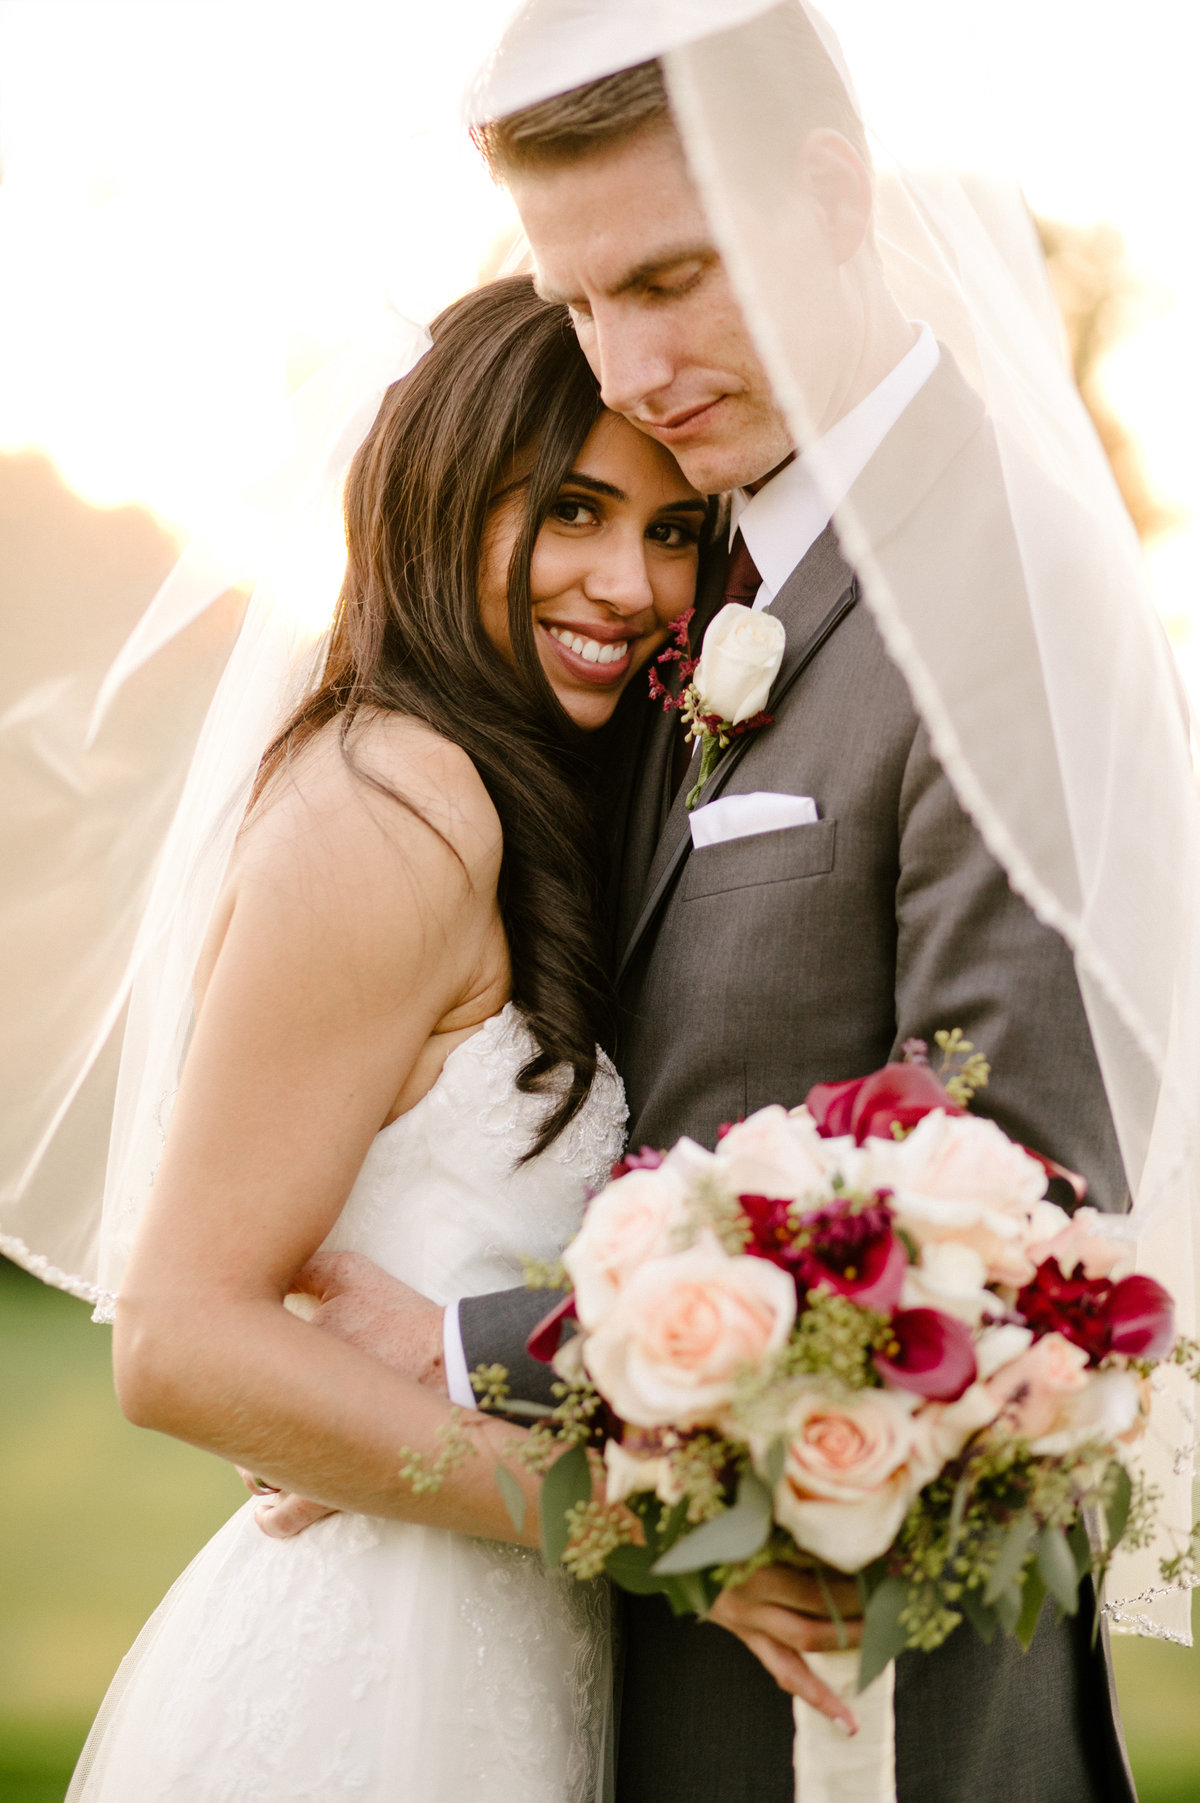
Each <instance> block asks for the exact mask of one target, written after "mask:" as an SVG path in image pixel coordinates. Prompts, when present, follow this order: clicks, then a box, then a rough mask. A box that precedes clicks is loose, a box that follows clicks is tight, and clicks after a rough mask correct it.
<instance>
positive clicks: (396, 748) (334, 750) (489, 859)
mask: <svg viewBox="0 0 1200 1803" xmlns="http://www.w3.org/2000/svg"><path fill="white" fill-rule="evenodd" d="M285 846H286V847H289V848H291V855H300V856H302V857H304V856H307V855H321V854H322V851H323V852H324V854H326V855H327V854H328V853H329V852H330V851H331V850H332V849H333V848H334V847H335V846H337V847H340V848H341V849H342V851H343V852H345V853H352V854H353V856H354V859H355V861H356V862H357V861H358V860H359V859H361V858H364V857H365V858H367V860H368V861H369V862H370V863H372V864H374V863H375V862H376V861H377V860H378V859H383V860H384V861H385V862H387V861H389V860H390V859H393V858H394V857H395V854H396V853H397V852H399V853H400V854H401V857H402V860H403V862H404V863H405V864H406V865H411V864H412V863H413V861H414V860H415V862H416V863H417V864H418V865H421V866H425V865H428V866H430V867H431V868H436V867H439V866H441V865H442V864H444V863H446V862H447V861H449V863H451V864H453V865H456V866H458V867H459V868H460V869H461V871H462V873H463V874H464V875H467V876H469V878H470V883H471V886H472V887H475V886H477V885H478V884H479V883H480V882H481V881H484V882H486V880H487V878H488V876H489V874H490V875H491V879H492V883H493V885H494V881H495V878H496V876H498V874H499V867H500V858H501V854H502V851H503V844H502V839H501V831H500V820H499V817H498V815H497V813H496V809H495V806H494V805H493V802H492V799H491V796H490V795H489V794H488V792H487V789H486V788H485V786H484V784H483V781H482V779H481V778H480V775H479V772H478V771H477V770H476V768H475V766H474V764H473V763H472V762H471V759H470V758H469V757H468V755H467V753H466V752H465V751H463V750H462V748H461V746H458V745H455V744H453V743H451V741H450V740H448V739H444V738H443V737H442V736H441V735H440V734H439V733H436V732H435V731H434V730H433V729H432V727H430V726H427V725H426V724H425V723H424V721H421V720H414V719H412V718H411V717H409V716H406V715H401V714H392V713H388V712H386V711H384V710H383V709H372V710H371V711H370V712H364V714H362V715H360V716H359V717H358V719H356V720H355V722H354V724H353V725H352V727H351V729H350V731H349V733H347V734H346V735H344V736H343V734H342V733H341V731H340V730H339V725H338V723H337V722H333V723H331V724H330V725H329V726H327V727H324V728H323V729H322V730H321V731H320V732H318V733H316V734H315V735H314V736H313V737H312V738H311V739H310V740H309V741H308V742H307V743H306V744H305V745H303V746H302V747H301V748H300V749H299V750H298V751H297V752H296V753H294V754H293V755H292V756H290V757H288V758H287V759H286V760H285V761H284V762H283V763H282V764H281V765H280V766H279V768H278V769H277V770H276V771H275V772H274V773H273V775H272V776H271V779H270V781H269V782H268V783H267V785H266V788H265V789H264V791H263V793H262V795H261V797H260V798H259V801H258V803H257V805H256V806H255V808H254V809H253V810H252V811H251V813H250V815H249V817H248V819H247V822H246V825H245V827H244V828H243V831H242V835H241V840H240V842H239V862H241V861H243V860H246V859H248V860H250V861H251V862H257V861H258V860H259V859H260V858H268V859H272V860H273V858H274V857H275V856H277V855H279V853H280V851H281V850H282V849H283V847H285ZM306 847H307V851H306V849H305V848H306Z"/></svg>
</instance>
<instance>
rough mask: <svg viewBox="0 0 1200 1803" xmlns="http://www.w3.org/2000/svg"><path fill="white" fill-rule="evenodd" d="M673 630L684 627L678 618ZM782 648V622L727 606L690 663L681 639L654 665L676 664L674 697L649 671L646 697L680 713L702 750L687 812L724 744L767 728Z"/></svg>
mask: <svg viewBox="0 0 1200 1803" xmlns="http://www.w3.org/2000/svg"><path fill="white" fill-rule="evenodd" d="M677 624H679V625H683V624H684V622H683V620H682V618H681V620H680V622H677ZM685 630H686V627H685ZM786 643H787V634H786V633H785V631H784V628H783V622H782V621H781V620H777V619H776V618H775V616H774V615H773V614H769V613H755V612H754V611H753V609H751V608H749V607H743V606H742V605H741V604H740V603H739V602H737V601H730V602H728V603H727V604H726V606H724V607H723V608H722V609H721V611H720V612H719V613H718V614H717V615H716V616H715V617H714V618H713V619H712V620H711V621H710V622H709V625H708V629H707V631H706V632H705V634H704V643H703V645H702V647H701V651H700V656H699V658H697V659H696V660H695V662H693V661H692V660H691V659H690V658H688V657H686V656H685V655H683V653H684V650H685V646H686V640H685V639H683V638H682V636H680V637H679V648H678V649H677V650H674V651H667V652H664V653H663V655H662V656H661V657H659V658H657V659H656V660H655V661H656V662H657V663H665V662H667V661H668V660H670V661H672V662H677V663H678V664H679V666H680V671H679V674H680V677H681V678H682V680H683V683H684V685H685V686H684V687H683V689H682V692H681V693H680V694H679V695H678V696H674V695H670V694H668V692H667V690H666V689H665V688H664V686H663V684H662V683H661V682H660V681H659V679H658V677H657V676H656V675H655V674H654V672H653V671H651V675H650V692H651V694H652V695H653V696H654V697H655V699H657V700H661V701H662V702H663V705H664V706H665V707H668V708H671V707H674V708H677V709H678V710H679V712H680V713H681V714H682V715H683V717H684V719H685V720H686V721H687V723H688V731H687V734H686V737H687V738H689V739H699V741H700V745H701V752H700V775H699V778H698V779H697V782H696V785H695V787H694V788H693V789H692V791H691V793H690V794H689V796H688V798H687V805H688V807H689V808H694V807H695V805H696V803H697V802H698V801H699V799H700V791H701V789H703V787H704V785H705V783H706V782H707V781H708V779H709V777H710V776H711V775H712V773H713V770H714V769H715V768H716V765H717V760H718V759H719V758H720V755H721V753H722V752H723V751H724V750H725V748H726V746H727V745H728V744H729V741H730V740H731V739H735V738H741V737H742V735H743V734H744V733H748V732H755V731H757V729H758V728H759V727H760V726H769V725H770V724H771V716H770V714H767V713H765V712H764V711H763V710H764V709H765V707H766V705H767V699H768V697H769V695H770V693H771V685H772V684H773V683H774V681H775V678H776V677H777V676H778V674H779V666H780V664H781V663H782V662H783V653H784V647H785V645H786ZM689 678H690V680H688V679H689Z"/></svg>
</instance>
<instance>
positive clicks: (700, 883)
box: [679, 820, 837, 901]
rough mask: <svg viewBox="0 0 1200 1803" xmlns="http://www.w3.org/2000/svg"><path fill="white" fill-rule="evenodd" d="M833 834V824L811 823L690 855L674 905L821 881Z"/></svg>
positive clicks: (830, 859)
mask: <svg viewBox="0 0 1200 1803" xmlns="http://www.w3.org/2000/svg"><path fill="white" fill-rule="evenodd" d="M836 833H837V822H836V820H817V821H815V822H814V823H813V824H812V825H810V826H789V827H785V828H784V829H783V830H782V831H781V832H777V833H751V834H750V835H749V836H748V837H746V838H744V839H730V840H727V841H726V842H725V843H723V844H721V845H707V846H705V847H704V849H703V850H702V851H693V852H692V853H691V855H690V856H689V858H688V861H687V866H686V868H685V870H684V873H683V877H682V879H681V881H680V884H679V897H680V900H681V901H696V900H697V899H698V898H699V897H700V896H702V895H721V894H723V893H724V892H725V891H726V890H728V889H757V888H759V887H761V886H762V885H763V884H764V883H790V882H794V881H796V880H797V879H798V878H800V877H806V876H826V875H827V874H828V873H829V871H831V870H832V869H833V846H834V839H835V837H836Z"/></svg>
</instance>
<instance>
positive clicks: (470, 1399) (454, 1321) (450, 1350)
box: [442, 1302, 475, 1409]
mask: <svg viewBox="0 0 1200 1803" xmlns="http://www.w3.org/2000/svg"><path fill="white" fill-rule="evenodd" d="M442 1362H443V1364H444V1365H445V1367H446V1389H447V1390H448V1391H449V1393H450V1400H451V1402H456V1403H457V1404H458V1406H459V1408H460V1409H473V1408H474V1407H475V1392H474V1390H473V1389H472V1388H471V1379H470V1377H469V1376H468V1375H467V1355H466V1353H465V1352H464V1351H463V1343H462V1329H461V1328H460V1327H459V1325H458V1304H457V1302H451V1303H448V1304H447V1306H446V1307H445V1308H444V1309H443V1310H442Z"/></svg>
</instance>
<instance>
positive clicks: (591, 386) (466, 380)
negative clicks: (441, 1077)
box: [255, 276, 611, 1156]
mask: <svg viewBox="0 0 1200 1803" xmlns="http://www.w3.org/2000/svg"><path fill="white" fill-rule="evenodd" d="M432 337H433V345H432V348H431V349H430V350H429V351H428V352H427V353H426V355H425V356H424V357H423V358H422V359H421V361H420V362H419V363H418V364H417V365H416V367H415V368H414V369H413V370H412V371H411V372H410V373H409V374H408V375H407V376H405V377H404V378H403V380H401V381H399V382H396V383H394V384H393V386H392V387H391V388H390V389H389V390H388V392H387V395H386V396H385V398H384V402H383V405H382V407H381V408H380V410H379V414H378V416H377V418H376V420H375V423H374V425H373V426H372V428H371V431H370V433H369V434H368V436H367V438H366V440H365V441H364V443H363V444H362V446H361V447H360V449H359V451H358V454H357V456H356V457H355V459H354V463H353V466H352V468H351V471H350V476H349V480H348V482H347V485H346V541H347V550H348V558H347V565H346V578H345V582H344V584H343V586H342V591H341V595H340V597H339V601H338V610H337V615H336V619H335V622H334V626H333V634H332V638H331V640H330V644H329V651H328V655H327V657H326V661H325V667H324V670H323V673H322V677H321V681H320V684H319V686H318V687H317V688H316V689H315V690H314V691H313V692H312V694H310V695H309V696H308V697H307V699H306V700H305V701H304V702H303V703H302V704H301V706H300V707H299V708H298V709H297V711H296V712H295V713H294V714H293V716H292V718H291V719H290V720H289V721H288V723H287V725H286V726H285V727H284V728H283V730H282V732H281V733H280V734H279V735H278V737H277V738H276V739H275V740H274V742H273V743H272V745H271V746H270V747H269V749H268V751H267V753H266V755H265V757H264V758H263V762H262V765H261V767H260V770H259V776H258V782H257V784H256V788H255V796H256V798H257V797H258V796H259V795H261V794H262V792H263V789H264V787H265V786H266V784H267V783H268V782H269V781H270V780H271V778H272V777H273V776H275V775H276V773H277V772H278V771H279V770H280V769H281V768H282V767H283V766H284V765H285V763H286V762H287V760H288V758H289V757H290V756H291V755H292V754H293V753H294V752H295V751H297V750H298V749H299V748H300V747H301V746H302V745H303V744H304V743H305V742H306V741H307V740H308V739H310V738H311V737H312V736H313V734H314V733H316V732H317V731H319V730H320V728H322V727H323V726H326V725H328V724H329V723H330V722H331V721H337V723H338V728H339V731H340V735H341V744H342V751H343V755H345V756H347V757H348V756H349V752H348V734H349V732H350V728H351V726H352V725H353V722H354V719H355V716H356V715H357V714H358V713H359V711H360V710H361V709H363V708H387V709H391V710H392V711H394V712H396V713H402V714H407V715H411V716H414V717H416V718H417V719H419V720H424V721H425V722H426V723H427V724H428V725H429V726H431V727H432V728H433V729H434V731H435V732H438V733H440V734H441V735H442V737H443V738H446V739H449V740H452V741H453V742H454V743H455V744H456V745H460V746H461V747H462V749H463V750H464V751H465V752H466V753H467V754H468V756H469V757H470V758H471V761H472V762H473V764H474V765H475V768H476V769H477V770H478V772H479V775H480V776H481V778H482V779H483V782H484V784H485V785H486V787H487V791H488V794H489V795H490V796H491V798H492V801H493V803H494V805H495V808H496V812H497V813H498V814H499V816H500V825H501V828H502V830H503V834H504V856H503V864H502V870H501V877H500V890H499V902H500V912H501V916H502V919H503V922H504V929H505V932H506V934H507V937H508V945H509V952H510V956H511V961H512V993H513V1000H514V1001H515V1002H516V1003H517V1004H518V1005H519V1006H520V1008H521V1010H522V1012H523V1013H524V1015H525V1018H526V1019H527V1021H528V1022H529V1025H530V1027H531V1029H532V1031H533V1034H534V1037H535V1038H536V1040H537V1044H538V1052H537V1055H536V1056H535V1057H533V1058H531V1059H530V1060H529V1061H528V1063H527V1064H526V1065H525V1066H524V1068H523V1069H522V1071H521V1073H520V1076H519V1078H518V1083H519V1086H520V1088H521V1089H522V1090H524V1091H526V1092H530V1091H533V1092H537V1091H540V1090H542V1089H544V1088H546V1086H547V1081H548V1078H549V1074H550V1073H551V1072H552V1071H553V1070H554V1069H555V1068H556V1067H558V1066H560V1065H562V1066H566V1067H567V1069H568V1070H569V1072H570V1083H569V1085H568V1086H567V1087H566V1088H565V1089H564V1091H563V1092H562V1093H561V1095H558V1096H556V1098H555V1100H554V1102H553V1104H552V1105H551V1106H549V1107H548V1111H547V1114H546V1118H545V1120H544V1121H543V1123H542V1126H541V1130H540V1132H539V1134H538V1137H537V1139H536V1141H535V1143H534V1145H533V1147H532V1148H531V1151H530V1154H529V1156H532V1155H533V1154H534V1153H535V1152H538V1151H541V1150H542V1149H544V1147H545V1146H547V1145H549V1144H550V1142H551V1141H552V1140H553V1139H554V1138H555V1137H556V1136H557V1135H558V1134H559V1133H561V1131H562V1129H563V1128H564V1127H565V1126H566V1125H567V1123H568V1121H570V1120H571V1119H572V1117H573V1116H574V1115H575V1114H576V1112H577V1111H578V1109H579V1108H580V1107H581V1105H582V1103H583V1101H584V1099H585V1098H586V1096H587V1093H588V1090H589V1089H590V1087H591V1084H592V1079H593V1077H594V1075H595V1070H596V1043H597V1041H598V1040H599V1041H601V1042H602V1043H603V1042H605V1041H607V1040H608V1039H609V1037H610V1034H611V1001H610V991H609V984H608V979H607V976H606V972H605V969H604V965H603V962H602V959H601V956H600V953H599V944H600V931H599V909H600V882H601V878H600V874H599V873H600V871H601V869H602V867H603V858H602V857H601V855H600V836H601V835H600V829H599V824H598V822H597V820H596V817H595V814H596V810H595V807H594V806H591V807H590V806H589V799H590V796H591V790H592V785H591V783H590V781H589V780H588V779H589V769H590V766H591V764H592V757H591V756H590V755H589V751H588V747H587V735H585V734H584V733H582V732H581V731H580V730H579V729H578V728H577V727H576V726H575V725H574V724H573V723H572V721H571V720H570V718H569V716H568V715H567V714H566V713H565V712H564V711H563V709H562V708H561V707H560V706H559V704H558V701H557V700H556V698H555V696H554V692H553V690H552V689H551V687H550V685H549V683H548V682H547V680H546V677H545V674H544V672H543V670H542V667H541V664H540V662H539V661H538V656H537V650H536V646H535V641H534V628H533V619H532V611H531V609H532V601H531V596H530V576H529V565H530V558H531V556H532V552H533V546H534V541H535V539H536V537H537V534H538V530H539V528H540V527H541V525H542V522H543V520H544V519H545V518H546V516H547V514H548V512H549V509H550V507H551V506H552V504H553V502H554V500H555V498H556V496H557V495H558V492H559V489H560V487H561V485H562V482H563V480H564V478H565V477H566V475H567V474H568V472H569V471H570V469H571V467H572V465H573V463H574V460H575V457H576V454H577V453H578V451H579V449H580V446H581V445H582V444H583V442H584V440H585V439H586V438H587V436H588V434H589V432H590V431H591V430H592V427H593V426H594V425H595V423H596V421H597V419H598V418H599V416H600V413H601V412H602V410H603V409H602V404H601V401H600V396H599V392H598V389H597V386H596V381H595V378H594V376H593V375H592V373H591V370H590V369H589V368H588V365H587V363H586V361H585V359H584V357H583V354H582V352H581V351H580V349H579V346H578V343H577V341H576V338H575V333H574V330H573V329H572V326H571V323H570V319H569V316H568V314H567V311H566V309H565V307H561V306H553V305H550V304H549V303H548V302H546V301H543V300H541V299H540V298H539V297H538V296H537V295H536V294H535V292H534V289H533V284H532V282H531V281H530V279H529V278H528V277H527V276H513V277H510V278H507V279H504V280H500V281H496V282H492V283H490V284H489V285H488V286H486V287H483V288H480V289H477V290H476V291H475V292H474V293H472V294H469V295H467V296H466V297H465V298H464V299H462V300H460V301H456V302H455V303H454V305H453V306H450V307H447V308H446V310H445V311H444V312H443V313H442V314H441V315H440V316H439V317H438V318H437V319H436V320H435V321H434V323H433V327H432ZM518 458H521V459H528V460H529V469H528V474H527V475H524V472H522V473H523V475H524V517H523V522H522V527H521V531H520V534H519V537H518V540H517V544H516V548H515V551H514V553H513V558H512V563H511V566H510V571H509V580H508V613H509V629H510V635H511V641H512V646H513V660H514V661H513V662H511V663H510V662H509V661H508V660H507V659H506V658H505V657H503V656H502V655H501V654H500V653H499V652H498V651H497V650H496V649H495V647H494V646H493V645H492V643H491V642H490V640H489V639H488V638H487V636H486V634H485V633H484V630H483V626H482V624H481V621H480V612H479V593H478V588H479V565H480V551H481V547H482V545H483V542H484V533H485V528H486V525H487V518H488V509H489V507H490V505H491V504H492V502H493V501H494V499H495V497H496V495H497V493H498V491H499V490H500V489H501V488H502V487H503V486H504V484H505V483H506V482H507V481H511V479H512V473H513V466H514V460H516V459H518ZM358 774H359V775H360V776H361V778H362V780H364V781H368V782H370V781H374V780H375V779H373V778H372V777H370V776H369V775H368V774H367V773H366V772H364V771H361V770H360V771H359V772H358ZM377 786H378V785H377ZM388 792H389V793H392V792H391V791H388ZM395 799H396V800H397V801H398V802H400V803H401V804H402V805H408V804H407V803H405V801H404V797H403V795H402V794H396V796H395Z"/></svg>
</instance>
